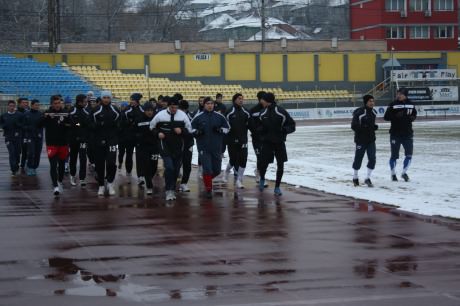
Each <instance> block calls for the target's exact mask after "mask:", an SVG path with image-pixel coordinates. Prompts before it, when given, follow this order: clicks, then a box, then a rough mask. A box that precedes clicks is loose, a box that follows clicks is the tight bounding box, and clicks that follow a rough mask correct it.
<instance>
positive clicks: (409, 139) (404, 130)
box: [384, 88, 417, 182]
mask: <svg viewBox="0 0 460 306" xmlns="http://www.w3.org/2000/svg"><path fill="white" fill-rule="evenodd" d="M407 93H408V91H407V89H405V88H400V89H399V90H398V93H397V96H396V100H395V101H394V102H392V103H390V105H389V106H388V108H387V110H386V112H385V115H384V119H385V120H386V121H391V127H390V143H391V157H390V169H391V179H392V180H393V181H397V180H398V178H397V177H396V161H397V160H398V158H399V150H400V149H401V145H402V146H403V148H404V155H405V158H404V164H403V170H402V173H401V177H402V178H403V179H404V180H405V181H406V182H407V181H409V176H408V175H407V170H408V169H409V166H410V164H411V161H412V154H413V150H414V131H413V129H412V122H413V121H414V120H415V119H416V118H417V110H416V109H415V105H414V103H412V102H411V101H409V99H407Z"/></svg>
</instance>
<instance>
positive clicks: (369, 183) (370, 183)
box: [364, 179, 374, 187]
mask: <svg viewBox="0 0 460 306" xmlns="http://www.w3.org/2000/svg"><path fill="white" fill-rule="evenodd" d="M364 184H366V185H367V186H368V187H374V184H372V181H371V179H365V180H364Z"/></svg>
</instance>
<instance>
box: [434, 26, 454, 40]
mask: <svg viewBox="0 0 460 306" xmlns="http://www.w3.org/2000/svg"><path fill="white" fill-rule="evenodd" d="M435 37H436V38H454V27H453V26H438V27H436V28H435Z"/></svg>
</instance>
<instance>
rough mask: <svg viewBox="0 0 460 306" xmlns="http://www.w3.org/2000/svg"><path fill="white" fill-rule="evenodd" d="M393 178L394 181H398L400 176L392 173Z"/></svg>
mask: <svg viewBox="0 0 460 306" xmlns="http://www.w3.org/2000/svg"><path fill="white" fill-rule="evenodd" d="M391 180H392V181H393V182H397V181H398V177H397V176H396V174H392V175H391Z"/></svg>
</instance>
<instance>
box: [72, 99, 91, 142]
mask: <svg viewBox="0 0 460 306" xmlns="http://www.w3.org/2000/svg"><path fill="white" fill-rule="evenodd" d="M89 120H90V114H89V112H88V111H87V110H86V109H85V108H84V107H80V106H76V107H74V108H73V109H72V110H71V111H70V113H69V121H70V130H69V143H81V142H83V143H87V142H88V138H89V133H90V131H89V128H90V121H89Z"/></svg>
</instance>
